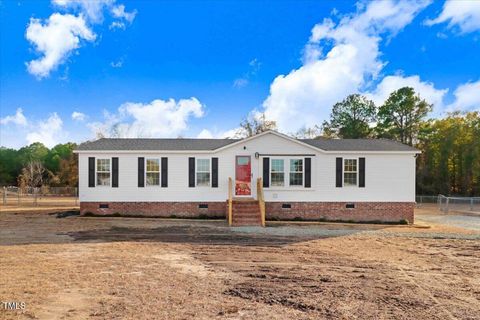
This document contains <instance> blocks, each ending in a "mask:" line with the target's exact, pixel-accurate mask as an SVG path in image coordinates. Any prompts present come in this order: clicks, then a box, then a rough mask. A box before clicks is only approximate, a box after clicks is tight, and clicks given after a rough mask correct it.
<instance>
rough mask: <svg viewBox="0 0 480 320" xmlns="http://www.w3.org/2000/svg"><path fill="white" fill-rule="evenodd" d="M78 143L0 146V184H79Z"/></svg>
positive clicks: (29, 185)
mask: <svg viewBox="0 0 480 320" xmlns="http://www.w3.org/2000/svg"><path fill="white" fill-rule="evenodd" d="M76 146H77V145H76V144H75V143H65V144H58V145H56V146H54V147H53V148H51V149H49V148H47V147H46V146H45V145H43V144H42V143H40V142H35V143H32V144H31V145H29V146H25V147H23V148H20V149H18V150H15V149H10V148H5V147H1V148H0V186H12V185H15V186H19V187H22V188H23V187H41V186H43V185H48V186H62V187H76V186H77V183H78V160H77V156H76V154H74V153H73V150H74V149H75V148H76Z"/></svg>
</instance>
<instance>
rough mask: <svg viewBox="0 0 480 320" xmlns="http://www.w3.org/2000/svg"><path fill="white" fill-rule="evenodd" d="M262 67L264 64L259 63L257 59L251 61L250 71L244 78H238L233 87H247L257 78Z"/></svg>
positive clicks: (249, 64)
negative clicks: (254, 77)
mask: <svg viewBox="0 0 480 320" xmlns="http://www.w3.org/2000/svg"><path fill="white" fill-rule="evenodd" d="M261 65H262V63H261V62H260V61H258V59H257V58H254V59H252V60H250V62H249V63H248V71H247V72H245V73H244V74H243V76H242V77H240V78H237V79H235V80H234V81H233V87H234V88H239V89H240V88H243V87H246V86H247V85H248V84H249V82H250V78H252V77H253V76H255V75H256V74H257V72H258V70H260V66H261Z"/></svg>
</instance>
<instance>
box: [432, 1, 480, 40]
mask: <svg viewBox="0 0 480 320" xmlns="http://www.w3.org/2000/svg"><path fill="white" fill-rule="evenodd" d="M444 22H448V28H450V29H451V28H455V27H457V28H459V29H460V32H461V33H468V32H473V31H476V30H480V1H478V0H472V1H458V0H456V1H452V0H449V1H446V2H445V3H444V5H443V9H442V12H441V13H440V15H439V16H438V17H436V18H435V19H431V20H426V21H425V24H426V25H429V26H431V25H434V24H439V23H444Z"/></svg>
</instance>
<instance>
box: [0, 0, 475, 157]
mask: <svg viewBox="0 0 480 320" xmlns="http://www.w3.org/2000/svg"><path fill="white" fill-rule="evenodd" d="M403 86H411V87H413V88H414V89H415V90H416V91H417V92H418V93H419V95H420V96H421V97H422V98H423V99H426V100H427V101H429V102H430V103H432V104H433V105H434V106H433V111H432V113H431V114H430V115H429V117H432V118H438V117H443V116H445V115H446V114H447V112H451V111H457V110H459V111H473V110H478V109H479V108H480V0H472V1H467V0H466V1H462V0H457V1H446V2H443V1H429V0H418V1H413V0H404V1H394V0H391V1H390V0H379V1H371V2H369V1H356V2H355V1H296V0H295V1H281V0H280V1H274V2H268V1H253V0H252V1H193V0H192V1H127V0H96V1H87V0H52V1H41V0H35V1H33V0H30V1H10V0H0V146H5V147H10V148H20V147H22V146H24V145H27V144H30V143H33V142H37V141H39V142H42V143H44V144H45V145H46V146H48V147H52V146H54V145H56V144H58V143H65V142H68V141H73V142H77V143H79V142H82V141H85V140H91V139H95V138H96V137H97V136H98V135H99V134H101V135H103V136H107V137H108V136H119V137H202V138H220V137H231V136H232V135H233V134H234V133H235V131H236V130H237V129H238V126H239V123H240V121H242V119H244V118H246V117H258V116H259V115H261V114H265V117H266V118H267V119H269V120H274V121H276V122H277V125H278V129H279V130H280V131H281V132H284V133H287V134H291V133H294V132H296V131H298V130H299V129H301V128H308V127H312V126H314V125H320V124H321V123H322V122H323V121H324V120H327V119H328V118H329V115H330V112H331V108H332V106H333V105H334V104H335V103H336V102H338V101H341V100H343V99H344V98H345V97H346V96H347V95H349V94H352V93H360V94H364V95H366V96H367V97H368V98H370V99H372V100H373V101H374V102H375V103H376V104H377V105H381V104H382V103H383V101H385V99H386V98H387V97H388V95H389V94H390V93H391V92H392V91H394V90H396V89H398V88H400V87H403Z"/></svg>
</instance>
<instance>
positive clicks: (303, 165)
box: [288, 157, 305, 188]
mask: <svg viewBox="0 0 480 320" xmlns="http://www.w3.org/2000/svg"><path fill="white" fill-rule="evenodd" d="M291 160H302V171H301V172H302V184H301V185H293V186H292V185H290V173H299V172H300V171H290V161H291ZM288 187H289V188H304V187H305V158H296V157H292V158H289V159H288Z"/></svg>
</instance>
